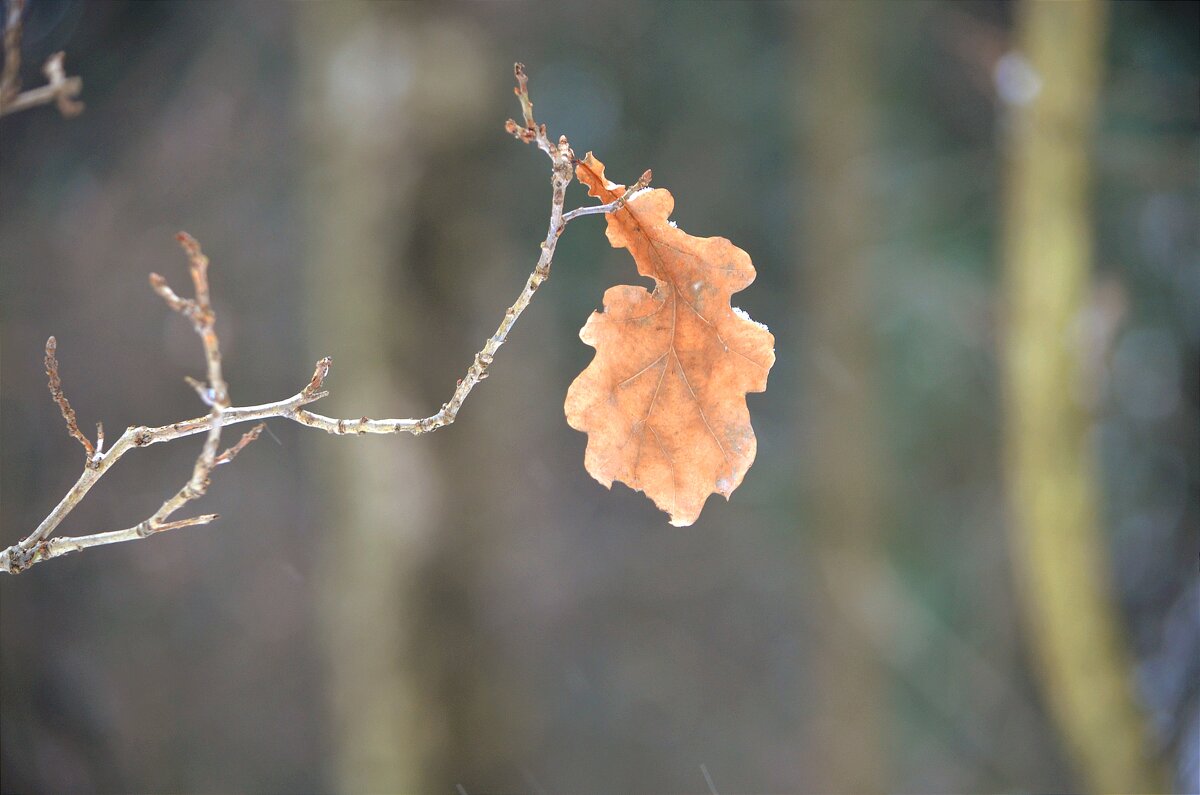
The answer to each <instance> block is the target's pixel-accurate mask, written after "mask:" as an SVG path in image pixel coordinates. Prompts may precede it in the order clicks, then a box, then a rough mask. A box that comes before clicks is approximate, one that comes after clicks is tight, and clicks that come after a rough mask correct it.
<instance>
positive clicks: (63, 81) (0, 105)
mask: <svg viewBox="0 0 1200 795" xmlns="http://www.w3.org/2000/svg"><path fill="white" fill-rule="evenodd" d="M4 7H5V14H4V69H3V71H0V116H6V115H8V114H9V113H16V112H18V111H22V110H28V109H29V108H34V107H37V106H38V105H48V104H50V103H51V102H53V103H55V104H57V105H58V112H59V113H61V114H62V115H63V116H64V117H66V118H70V117H72V116H78V115H79V114H80V113H82V112H83V103H82V102H80V101H79V100H78V97H79V92H80V91H82V90H83V80H82V79H80V78H78V77H67V72H66V69H65V68H64V67H63V58H64V55H63V53H61V52H56V53H54V54H53V55H51V56H50V57H49V58H47V59H46V63H45V65H43V66H42V74H44V75H46V80H47V81H48V82H47V83H46V85H44V86H39V87H38V88H31V89H30V90H28V91H25V92H22V91H21V79H20V70H21V22H22V20H21V15H22V13H23V12H24V10H25V0H5V3H4Z"/></svg>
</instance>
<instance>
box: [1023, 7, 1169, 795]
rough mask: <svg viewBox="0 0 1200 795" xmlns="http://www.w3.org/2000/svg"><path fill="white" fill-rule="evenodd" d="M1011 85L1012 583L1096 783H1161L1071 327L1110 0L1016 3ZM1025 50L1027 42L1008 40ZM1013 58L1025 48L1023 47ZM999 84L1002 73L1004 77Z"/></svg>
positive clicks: (1123, 786) (1086, 240)
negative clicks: (1121, 605)
mask: <svg viewBox="0 0 1200 795" xmlns="http://www.w3.org/2000/svg"><path fill="white" fill-rule="evenodd" d="M1018 28H1019V30H1018V50H1019V53H1020V56H1019V57H1023V58H1025V59H1027V61H1028V64H1027V65H1028V67H1029V68H1028V69H1022V68H1018V69H1017V70H1016V72H1015V74H1016V76H1017V78H1018V79H1019V81H1020V83H1021V84H1020V85H1017V86H1015V88H1016V89H1017V90H1016V91H1015V92H1010V97H1009V100H1010V101H1011V102H1012V105H1011V115H1010V116H1009V118H1008V122H1009V126H1010V131H1009V132H1010V135H1011V140H1010V142H1009V144H1010V146H1009V152H1008V155H1009V157H1008V161H1007V169H1008V173H1007V185H1006V187H1007V196H1006V208H1005V213H1006V218H1005V221H1006V223H1005V241H1004V242H1005V271H1006V274H1005V275H1006V286H1005V291H1006V295H1005V298H1006V304H1007V325H1006V334H1007V339H1006V341H1005V365H1006V368H1005V376H1004V388H1005V390H1006V392H1005V400H1006V410H1007V424H1006V431H1005V435H1006V447H1007V449H1006V459H1007V460H1006V468H1007V478H1008V490H1009V503H1010V515H1011V528H1012V533H1013V547H1014V560H1015V565H1016V567H1017V572H1016V574H1017V578H1018V590H1019V592H1020V594H1021V596H1022V598H1023V607H1024V612H1025V617H1026V621H1027V624H1028V629H1029V631H1030V633H1031V642H1032V646H1033V651H1034V654H1035V656H1036V664H1037V672H1038V675H1039V677H1040V679H1041V682H1042V689H1043V691H1044V696H1045V698H1046V699H1047V701H1048V703H1049V706H1050V708H1051V710H1052V712H1053V713H1054V716H1055V718H1056V720H1057V722H1058V725H1059V727H1060V730H1061V732H1062V734H1063V736H1064V738H1065V741H1066V745H1067V747H1068V749H1069V751H1070V753H1071V755H1072V757H1073V759H1074V761H1075V764H1076V766H1077V771H1078V773H1079V774H1080V775H1081V777H1082V779H1083V781H1084V782H1085V783H1086V785H1087V787H1088V788H1089V789H1090V790H1092V791H1094V792H1158V791H1164V789H1165V780H1164V778H1162V777H1161V776H1160V772H1159V770H1158V769H1157V767H1156V765H1155V764H1154V763H1153V762H1152V761H1151V757H1150V755H1149V754H1148V746H1147V734H1146V731H1145V726H1144V723H1143V720H1142V716H1141V715H1140V714H1139V711H1138V708H1137V707H1136V705H1135V703H1134V699H1133V696H1132V692H1131V687H1132V676H1131V668H1130V665H1129V660H1128V657H1127V653H1126V650H1125V648H1124V647H1123V643H1122V641H1123V638H1122V635H1121V631H1120V629H1119V625H1120V621H1119V617H1118V615H1117V614H1116V611H1115V607H1114V600H1113V596H1112V588H1111V583H1110V581H1109V561H1108V557H1107V555H1106V545H1105V539H1104V537H1103V536H1102V534H1101V531H1100V528H1099V523H1098V509H1097V491H1096V466H1095V461H1094V457H1093V451H1092V450H1091V448H1090V444H1089V438H1088V432H1089V429H1090V427H1091V425H1090V419H1089V417H1088V416H1087V412H1086V411H1085V409H1084V408H1083V407H1082V406H1081V405H1080V402H1079V401H1078V398H1077V395H1078V387H1079V383H1080V380H1079V377H1080V373H1081V367H1082V364H1083V356H1084V354H1085V351H1083V350H1082V349H1081V341H1082V340H1081V337H1080V335H1079V334H1078V333H1077V332H1078V324H1079V318H1080V313H1081V312H1082V310H1083V309H1084V302H1085V300H1086V298H1087V294H1088V290H1089V284H1090V271H1091V264H1092V243H1091V236H1092V228H1091V223H1090V217H1089V207H1088V187H1089V168H1090V163H1089V158H1088V152H1089V148H1090V147H1089V143H1090V133H1091V130H1092V125H1093V121H1094V119H1095V112H1096V104H1097V97H1098V93H1099V88H1100V80H1101V72H1102V64H1103V45H1104V38H1105V29H1106V8H1105V6H1104V5H1103V4H1101V3H1099V2H1095V0H1078V1H1077V2H1069V3H1067V2H1062V3H1056V2H1037V1H1030V0H1026V2H1024V3H1023V4H1022V5H1021V6H1020V8H1019V18H1018ZM1010 57H1018V56H1010ZM1010 65H1017V66H1018V67H1019V66H1021V64H1020V62H1016V64H1010ZM1002 88H1003V87H1002Z"/></svg>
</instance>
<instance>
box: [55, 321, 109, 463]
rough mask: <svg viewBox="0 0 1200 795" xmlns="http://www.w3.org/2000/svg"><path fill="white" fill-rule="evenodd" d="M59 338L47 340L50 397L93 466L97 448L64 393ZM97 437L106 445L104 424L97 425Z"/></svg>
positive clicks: (68, 429) (101, 443) (68, 431)
mask: <svg viewBox="0 0 1200 795" xmlns="http://www.w3.org/2000/svg"><path fill="white" fill-rule="evenodd" d="M57 351H58V340H56V339H54V337H51V338H50V339H48V340H46V359H45V364H46V377H47V378H48V379H49V381H48V383H47V386H49V387H50V399H51V400H53V401H54V402H55V403H56V404H57V405H58V410H59V411H61V412H62V416H63V419H64V420H66V422H67V433H69V434H71V436H72V437H73V438H74V439H76V440H77V441H78V442H79V443H80V444H81V445H83V450H84V452H85V453H87V465H88V466H93V465H94V463H95V458H96V448H94V447H92V443H91V442H90V441H89V440H88V438H87V437H86V436H84V435H83V432H82V431H80V430H79V423H78V422H77V421H76V419H75V409H73V408H71V401H69V400H67V396H66V394H64V393H63V388H62V380H61V379H60V378H59V377H58V356H57V355H56V354H57ZM96 431H97V439H98V441H99V443H100V446H101V447H103V446H104V430H103V426H100V427H97V429H96Z"/></svg>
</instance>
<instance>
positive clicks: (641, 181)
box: [563, 169, 654, 223]
mask: <svg viewBox="0 0 1200 795" xmlns="http://www.w3.org/2000/svg"><path fill="white" fill-rule="evenodd" d="M653 178H654V175H653V174H652V173H651V171H650V169H646V170H645V171H644V172H642V176H641V177H639V178H638V181H637V182H635V183H633V185H631V186H629V187H628V188H626V189H625V192H624V193H622V194H621V195H620V196H618V197H617V198H616V199H614V200H612V201H610V202H609V203H608V204H593V205H591V206H588V207H576V208H575V209H574V210H571V211H570V212H568V213H565V214H564V215H563V223H567V222H570V221H574V220H575V219H576V218H579V217H580V216H583V215H599V214H601V213H615V212H616V211H617V210H620V209H621V208H622V207H624V206H625V204H626V203H627V202H629V201H632V200H633V199H636V198H637V197H638V195H639V194H640V193H641V192H642V191H643V190H645V189H646V188H647V187H649V185H650V180H651V179H653Z"/></svg>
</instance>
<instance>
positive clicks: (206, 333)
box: [0, 64, 650, 574]
mask: <svg viewBox="0 0 1200 795" xmlns="http://www.w3.org/2000/svg"><path fill="white" fill-rule="evenodd" d="M515 74H516V78H517V88H516V94H517V97H518V98H519V99H520V101H521V109H522V113H523V115H524V119H525V123H524V125H519V124H517V123H516V122H514V121H512V120H511V119H510V120H509V121H508V122H507V124H506V129H507V130H508V131H509V132H510V133H511V134H513V135H514V136H515V137H516V138H517V139H518V140H521V141H524V142H526V143H535V144H537V146H538V148H539V149H541V150H542V151H543V152H545V153H546V154H547V155H548V156H549V157H550V162H551V175H550V183H551V187H552V199H551V203H550V225H549V228H548V229H547V231H546V239H545V240H544V241H543V242H542V243H541V244H540V253H539V255H538V259H537V263H536V264H535V265H534V268H533V272H532V273H531V274H530V275H529V278H528V279H527V280H526V282H525V286H524V287H523V288H522V290H521V292H520V294H519V295H518V296H517V300H516V301H515V302H513V304H512V306H510V307H509V308H508V310H507V311H505V313H504V317H503V319H502V320H501V321H500V325H499V326H498V327H497V328H496V332H495V333H494V334H492V336H491V337H489V338H488V339H487V341H486V342H485V343H484V346H483V348H482V350H480V351H479V353H477V354H475V358H474V361H473V362H472V363H471V366H470V367H468V368H467V372H466V375H465V376H464V377H463V378H462V379H460V380H459V381H458V384H457V385H456V386H455V389H454V392H453V394H452V395H451V396H450V400H448V401H447V402H446V403H444V404H443V405H442V407H441V409H440V410H439V411H438V412H437V413H435V414H432V415H430V416H428V417H424V418H422V419H369V418H367V417H360V418H358V419H336V418H333V417H326V416H323V415H320V414H315V413H313V412H310V411H308V410H307V409H306V408H305V406H307V405H308V404H310V403H313V402H315V401H317V400H320V399H321V398H323V397H325V396H326V395H327V394H329V393H328V392H326V391H324V389H323V387H324V384H325V379H326V378H327V377H328V375H329V369H330V366H331V360H330V359H329V358H328V357H326V358H324V359H321V360H320V361H319V362H317V365H316V368H315V370H314V371H313V375H312V378H311V379H310V380H309V382H308V384H307V385H306V386H305V387H304V388H303V389H301V390H300V391H299V392H297V393H296V394H295V395H293V396H291V397H290V398H286V399H284V400H279V401H276V402H274V403H264V404H261V405H257V406H242V407H235V406H231V405H230V400H229V388H228V385H227V384H226V383H225V380H224V378H223V376H222V373H221V351H220V345H219V342H218V339H217V334H216V331H215V328H214V321H215V315H214V313H213V309H212V305H211V300H210V291H209V284H208V264H209V263H208V258H207V257H205V256H204V254H203V252H202V251H201V250H200V245H199V244H198V243H197V242H196V241H195V240H194V239H193V238H192V237H191V236H190V235H188V234H186V233H182V232H181V233H180V234H179V236H178V239H179V242H180V244H181V245H182V246H183V248H184V251H185V252H186V253H187V255H188V260H189V263H190V270H191V276H192V283H193V286H194V288H195V298H186V297H182V296H180V295H178V294H177V293H176V292H175V291H174V290H172V289H171V287H170V286H169V285H168V284H167V281H166V279H164V278H163V277H162V276H159V275H158V274H151V275H150V285H151V287H152V289H153V290H154V291H155V292H156V293H158V295H159V296H160V297H162V299H163V301H164V302H166V304H167V306H168V307H170V308H171V309H173V310H174V311H176V312H178V313H179V314H180V315H182V316H183V317H185V318H187V319H188V320H190V321H191V323H192V327H193V328H194V330H195V331H196V334H197V335H198V336H199V337H200V340H201V342H202V343H203V346H204V356H205V362H206V365H207V380H206V381H204V382H201V381H197V380H195V379H191V380H190V381H189V383H191V384H192V386H193V388H195V389H196V391H197V393H198V394H199V395H200V398H201V399H202V400H203V401H204V402H205V403H207V404H208V405H209V406H210V408H211V411H210V412H209V413H208V414H206V415H204V416H202V417H196V418H195V419H190V420H183V421H180V422H175V423H171V424H170V425H163V426H160V427H157V428H150V427H145V426H137V427H131V428H127V429H126V430H125V432H124V433H123V434H121V436H120V438H118V439H117V440H116V442H114V443H113V446H112V447H111V448H110V449H109V450H108V451H107V452H105V451H103V441H102V440H103V431H102V430H101V431H99V433H98V439H99V441H98V443H97V445H96V446H95V447H93V446H92V445H91V443H90V442H89V441H88V440H87V438H86V437H85V436H83V434H82V433H81V432H80V431H79V428H78V425H77V423H76V421H75V413H74V411H73V410H72V409H71V406H70V404H69V403H68V402H67V399H66V397H65V395H63V392H62V383H61V379H60V377H59V374H58V369H59V367H58V361H57V358H56V355H55V352H56V350H57V343H56V341H55V340H54V338H53V337H51V338H50V340H49V341H48V342H47V344H46V372H47V375H48V376H49V378H50V381H49V385H50V392H51V395H52V397H53V398H54V401H55V402H56V403H57V404H58V406H59V409H60V410H61V411H62V414H63V417H64V419H65V420H66V423H67V428H68V431H69V432H70V433H71V435H72V436H73V437H75V438H76V439H78V440H79V441H80V443H81V444H83V446H84V449H85V450H86V451H87V454H88V460H87V465H86V466H85V468H84V471H83V474H81V475H80V476H79V479H78V480H77V481H76V482H75V485H74V486H72V487H71V489H70V490H69V491H68V492H67V494H66V496H64V497H63V498H62V500H61V501H60V502H59V504H58V505H57V506H55V508H54V510H52V511H51V512H50V514H49V515H48V516H47V517H46V518H45V519H43V520H42V522H41V524H40V525H38V527H37V529H35V530H34V531H33V532H32V533H30V534H29V536H27V537H26V538H25V539H23V540H22V541H20V542H19V543H17V544H14V545H12V546H10V547H8V548H7V549H4V550H2V551H0V572H7V573H10V574H16V573H19V572H21V571H24V570H25V569H27V568H29V567H30V566H32V565H34V564H35V563H39V562H42V561H45V560H50V559H53V558H56V557H60V556H62V555H65V554H67V553H69V552H75V551H78V550H80V549H86V548H88V547H94V546H101V545H104V544H115V543H120V542H122V541H133V540H136V539H139V538H146V537H148V536H151V535H156V534H158V533H161V532H164V531H166V530H173V529H176V528H179V527H190V526H192V525H199V524H208V523H209V522H212V521H214V520H215V519H217V518H218V517H217V515H216V514H204V515H202V516H196V517H192V518H189V519H179V520H173V521H172V520H170V517H171V516H172V515H174V514H175V513H176V512H177V511H178V510H179V509H180V508H182V507H183V506H184V505H186V504H187V503H188V502H191V501H192V500H195V499H197V498H199V497H201V496H203V495H204V493H205V492H206V491H207V490H208V485H209V479H210V477H211V475H212V471H213V469H214V468H215V467H216V466H218V465H220V464H225V463H228V462H230V461H232V460H233V459H234V457H235V456H236V455H237V454H238V453H239V452H241V451H242V450H243V449H244V448H245V447H246V446H247V445H248V444H250V443H251V442H252V441H254V440H255V439H256V438H258V435H259V433H260V432H261V430H262V427H263V425H262V424H261V421H262V420H266V419H270V418H272V417H279V418H281V419H287V420H292V421H293V422H297V423H299V424H301V425H306V426H308V427H310V428H318V429H320V430H323V431H326V432H328V433H331V434H335V435H358V434H365V433H377V434H378V433H411V434H413V435H418V434H422V433H426V432H429V431H434V430H437V429H438V428H442V427H445V426H447V425H450V424H451V423H453V422H454V420H455V418H456V417H457V416H458V412H459V410H460V409H461V408H462V404H463V402H464V401H466V399H467V396H468V395H469V394H470V393H471V390H472V389H474V387H475V386H476V385H477V384H478V383H479V382H480V381H482V380H484V379H485V378H487V372H488V367H489V366H490V365H491V363H492V360H493V359H494V357H495V355H496V351H497V350H498V349H499V348H500V346H501V345H503V344H504V343H505V341H506V340H507V339H508V334H509V332H510V331H511V330H512V328H513V326H514V325H515V324H516V322H517V318H519V317H520V316H521V313H522V312H524V311H525V309H526V307H528V306H529V303H530V301H532V299H533V296H534V293H536V292H537V290H538V288H539V287H541V285H542V284H543V283H544V282H545V281H546V279H548V278H549V277H550V266H551V264H552V263H553V260H554V252H555V248H556V246H557V244H558V238H559V236H560V235H561V234H562V231H563V229H564V228H565V227H566V225H567V223H568V222H569V221H570V220H571V219H572V218H576V217H579V216H581V215H592V214H595V213H599V212H615V211H617V210H619V209H620V208H621V207H622V206H623V205H624V202H625V200H626V198H627V197H630V196H632V195H633V193H634V191H635V190H639V189H641V188H644V187H645V185H646V184H647V183H649V180H650V172H649V171H647V172H646V173H645V174H643V175H642V178H641V180H639V182H638V183H637V184H636V185H634V186H633V187H632V188H631V189H630V190H629V191H627V192H626V194H625V195H624V196H622V197H621V198H620V199H618V200H617V201H615V202H611V203H610V204H607V205H599V206H596V207H594V208H593V207H587V208H582V209H583V210H586V212H584V211H581V210H575V211H572V212H569V213H564V212H563V202H564V200H565V197H566V190H567V186H568V185H569V184H570V182H571V179H572V177H573V172H572V167H573V164H574V162H575V156H574V153H573V152H572V151H571V147H570V145H569V143H568V142H567V138H566V136H561V137H560V138H559V139H558V141H557V142H551V140H550V138H549V137H548V135H547V133H546V126H545V125H544V124H538V123H537V122H536V121H534V118H533V103H532V102H531V101H530V99H529V91H528V78H527V77H526V75H525V69H524V67H523V66H522V65H521V64H517V65H516V66H515ZM254 421H259V422H260V424H259V425H258V426H257V427H255V428H254V429H252V430H251V431H249V432H248V433H246V434H244V435H243V436H242V438H241V440H240V441H238V443H237V444H235V445H233V446H232V447H230V448H229V449H227V450H226V451H225V452H223V453H220V454H218V453H217V450H218V447H219V445H220V435H221V429H222V428H224V427H227V426H229V425H236V424H239V423H243V422H254ZM200 433H206V434H207V436H206V438H205V441H204V447H203V448H202V449H201V452H200V455H199V456H198V457H197V458H196V462H195V464H194V465H193V467H192V475H191V477H190V478H189V479H188V481H187V482H186V483H185V484H184V485H183V487H182V488H181V489H179V491H178V492H176V493H175V495H174V496H172V497H171V498H170V499H168V500H166V501H165V502H164V503H163V504H162V506H161V507H160V508H159V509H158V510H157V511H155V513H154V514H153V515H152V516H150V517H149V518H148V519H146V520H145V521H143V522H140V523H139V524H137V525H134V526H133V527H129V528H126V529H124V530H114V531H109V532H103V533H94V534H91V535H85V536H77V537H56V538H52V537H51V536H52V535H53V534H54V531H55V530H56V529H57V528H58V526H59V525H60V524H61V523H62V521H63V519H65V518H66V516H67V515H68V514H69V513H70V512H71V511H72V510H74V508H75V506H77V505H78V504H79V503H80V501H81V500H82V499H83V498H84V496H86V495H87V493H88V491H90V490H91V488H92V486H94V485H95V484H96V482H97V481H98V480H99V479H100V478H101V477H103V475H104V474H105V473H106V472H107V471H108V470H109V469H110V468H111V467H112V466H113V465H114V464H115V463H116V462H117V461H118V460H119V459H120V458H121V457H122V456H123V455H125V453H127V452H129V451H130V450H133V449H136V448H141V447H148V446H150V445H152V444H158V443H160V442H169V441H173V440H175V439H180V438H183V437H185V436H192V435H195V434H200Z"/></svg>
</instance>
